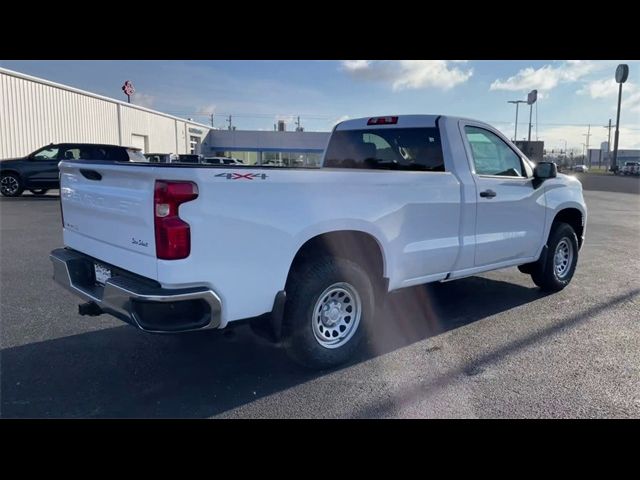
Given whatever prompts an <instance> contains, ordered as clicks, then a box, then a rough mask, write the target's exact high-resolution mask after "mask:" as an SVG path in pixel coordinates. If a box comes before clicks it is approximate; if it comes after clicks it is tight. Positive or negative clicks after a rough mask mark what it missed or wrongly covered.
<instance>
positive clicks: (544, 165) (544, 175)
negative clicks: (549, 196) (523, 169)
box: [533, 162, 558, 188]
mask: <svg viewBox="0 0 640 480" xmlns="http://www.w3.org/2000/svg"><path fill="white" fill-rule="evenodd" d="M557 176H558V166H557V165H556V164H555V163H553V162H540V163H538V164H537V165H536V166H535V168H534V169H533V187H534V188H538V187H539V186H540V185H541V184H542V182H544V181H545V180H547V179H549V178H556V177H557Z"/></svg>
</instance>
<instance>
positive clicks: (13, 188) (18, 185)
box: [0, 173, 24, 197]
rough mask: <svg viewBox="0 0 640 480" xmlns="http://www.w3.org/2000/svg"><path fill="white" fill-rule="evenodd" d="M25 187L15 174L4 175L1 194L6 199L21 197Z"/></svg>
mask: <svg viewBox="0 0 640 480" xmlns="http://www.w3.org/2000/svg"><path fill="white" fill-rule="evenodd" d="M23 191H24V187H23V186H22V181H21V180H20V177H19V176H18V175H16V174H15V173H3V174H2V176H1V177H0V193H2V195H4V196H5V197H19V196H20V195H22V192H23Z"/></svg>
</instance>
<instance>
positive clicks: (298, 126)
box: [296, 115, 300, 132]
mask: <svg viewBox="0 0 640 480" xmlns="http://www.w3.org/2000/svg"><path fill="white" fill-rule="evenodd" d="M299 131H300V115H298V121H297V122H296V132H299Z"/></svg>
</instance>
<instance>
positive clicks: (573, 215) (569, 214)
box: [553, 208, 584, 246]
mask: <svg viewBox="0 0 640 480" xmlns="http://www.w3.org/2000/svg"><path fill="white" fill-rule="evenodd" d="M556 222H564V223H568V224H569V225H571V227H573V229H574V230H575V232H576V236H577V237H578V245H579V246H580V245H582V233H583V230H584V226H583V225H582V212H581V211H580V210H578V209H577V208H565V209H564V210H560V211H559V212H558V213H557V214H556V216H555V218H554V219H553V223H556Z"/></svg>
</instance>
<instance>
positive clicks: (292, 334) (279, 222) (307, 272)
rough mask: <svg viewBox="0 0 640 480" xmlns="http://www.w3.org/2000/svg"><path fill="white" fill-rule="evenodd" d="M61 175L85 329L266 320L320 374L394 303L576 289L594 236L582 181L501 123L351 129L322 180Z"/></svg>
mask: <svg viewBox="0 0 640 480" xmlns="http://www.w3.org/2000/svg"><path fill="white" fill-rule="evenodd" d="M60 170H61V174H62V178H61V198H62V214H63V238H64V245H65V248H61V249H57V250H54V251H53V252H52V253H51V260H52V261H53V266H54V278H55V280H56V281H57V282H59V283H60V284H62V285H64V286H65V287H67V288H68V289H70V290H71V291H72V292H74V293H75V294H77V295H78V296H79V297H81V298H83V299H84V300H85V301H86V302H87V303H85V304H83V305H82V306H81V313H85V314H100V313H109V314H112V315H114V316H116V317H118V318H121V319H122V320H124V321H126V322H128V323H131V324H132V325H134V326H136V327H138V328H140V329H142V330H145V331H149V332H161V333H167V332H171V333H172V332H182V331H187V330H202V329H209V328H215V329H221V328H225V327H228V326H229V325H231V324H233V323H234V322H237V321H239V320H242V319H248V318H251V319H252V320H251V324H252V325H253V326H254V328H255V329H256V330H258V331H262V332H268V334H269V336H270V337H271V338H273V339H274V340H280V339H282V340H283V343H284V345H286V347H287V350H288V352H289V353H290V354H291V356H292V357H293V358H294V359H296V360H298V361H299V362H301V363H302V364H304V365H309V366H312V367H329V366H333V365H337V364H339V363H341V362H344V361H346V360H347V359H348V358H349V357H351V356H352V355H353V354H354V352H355V351H356V350H357V349H358V348H359V346H360V345H361V343H362V341H363V340H364V336H365V333H364V332H365V328H364V325H365V324H367V323H368V322H371V321H372V320H373V318H374V311H375V309H376V305H377V304H378V302H377V301H378V300H379V299H380V298H382V297H383V296H384V295H385V294H386V293H387V292H390V291H394V290H397V289H400V288H404V287H410V286H413V285H419V284H424V283H428V282H442V281H449V280H454V279H457V278H462V277H466V276H470V275H475V274H477V273H481V272H486V271H489V270H496V269H500V268H505V267H511V266H518V267H519V269H520V270H521V271H522V272H524V273H527V274H530V275H531V277H532V279H533V282H534V283H535V284H536V285H538V286H539V287H541V288H542V289H544V290H546V291H558V290H561V289H563V288H564V287H565V286H567V285H568V284H569V282H570V281H571V278H572V277H573V274H574V271H575V268H576V264H577V261H578V252H579V250H580V248H581V246H582V245H583V242H584V235H585V227H586V219H587V208H586V205H585V202H584V199H583V196H582V186H581V184H580V182H579V181H578V180H577V179H576V178H574V177H571V176H566V175H562V174H557V171H556V165H555V164H554V163H546V162H541V163H539V164H537V165H534V164H532V163H531V162H530V161H529V160H528V159H527V158H526V157H525V155H523V154H522V152H521V151H520V150H518V149H517V148H516V147H515V146H514V145H513V144H512V143H511V142H510V141H509V140H508V139H507V138H506V137H505V136H504V135H503V134H502V133H501V132H500V131H499V130H497V129H495V128H493V127H491V126H489V125H487V124H486V123H482V122H478V121H475V120H469V119H464V118H456V117H448V116H438V115H404V116H390V117H374V118H363V119H356V120H348V121H345V122H342V123H339V124H338V125H337V126H336V127H335V128H334V131H333V133H332V135H331V138H330V141H329V144H328V147H327V150H326V152H325V156H324V161H323V167H322V168H320V169H307V168H300V169H295V168H286V169H284V168H283V169H274V168H269V167H255V166H253V167H248V166H245V167H242V168H238V167H237V166H234V165H230V166H228V167H227V168H218V167H208V166H206V165H177V164H161V163H158V164H150V163H140V164H135V163H131V162H127V163H116V164H114V163H101V164H96V163H91V162H85V161H63V162H62V163H61V164H60ZM468 307H469V308H473V305H469V306H468ZM395 320H396V319H394V318H388V319H387V321H390V322H393V321H395Z"/></svg>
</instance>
